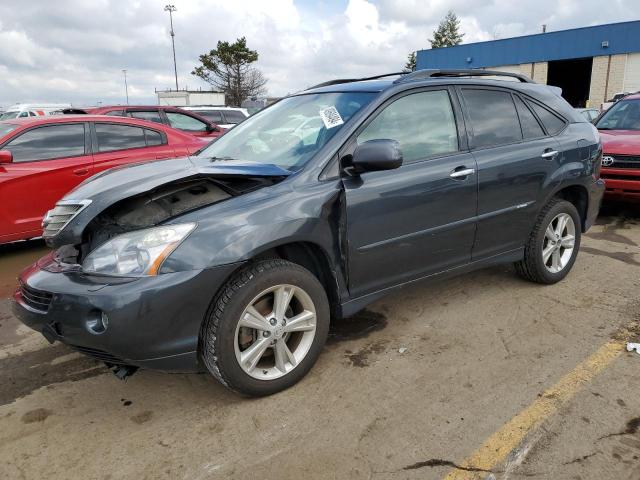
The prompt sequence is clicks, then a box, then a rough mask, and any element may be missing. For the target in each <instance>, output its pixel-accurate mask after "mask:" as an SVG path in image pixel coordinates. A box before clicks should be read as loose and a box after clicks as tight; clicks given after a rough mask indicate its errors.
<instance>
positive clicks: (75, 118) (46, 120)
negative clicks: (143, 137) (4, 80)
mask: <svg viewBox="0 0 640 480" xmlns="http://www.w3.org/2000/svg"><path fill="white" fill-rule="evenodd" d="M99 121H103V122H109V123H126V124H130V125H138V126H140V127H146V128H155V129H157V130H167V129H169V130H173V131H178V132H179V130H175V129H173V128H171V127H169V126H167V125H164V124H161V123H157V122H149V121H147V120H141V119H138V118H131V117H114V116H111V115H86V114H85V115H82V114H80V115H41V116H37V117H24V118H12V119H10V120H5V121H2V122H0V123H8V124H12V125H18V126H33V125H45V124H53V123H74V122H99Z"/></svg>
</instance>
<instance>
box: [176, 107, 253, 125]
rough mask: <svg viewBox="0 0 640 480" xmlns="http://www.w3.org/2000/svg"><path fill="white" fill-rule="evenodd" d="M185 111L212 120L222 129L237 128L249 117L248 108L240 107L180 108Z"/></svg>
mask: <svg viewBox="0 0 640 480" xmlns="http://www.w3.org/2000/svg"><path fill="white" fill-rule="evenodd" d="M180 108H182V109H184V110H190V111H192V112H195V113H197V114H198V115H200V116H202V117H204V118H206V119H208V120H211V121H212V122H213V123H215V124H217V125H218V126H219V127H222V128H231V127H235V126H236V125H237V124H238V123H240V122H242V121H243V120H244V119H245V118H247V117H249V112H248V111H247V109H246V108H238V107H214V106H206V105H205V106H200V107H180Z"/></svg>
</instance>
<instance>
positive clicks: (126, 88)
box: [122, 70, 129, 105]
mask: <svg viewBox="0 0 640 480" xmlns="http://www.w3.org/2000/svg"><path fill="white" fill-rule="evenodd" d="M122 73H124V93H125V95H126V96H127V105H129V86H128V85H127V71H126V70H122Z"/></svg>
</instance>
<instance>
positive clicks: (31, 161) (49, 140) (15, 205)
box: [0, 123, 93, 241]
mask: <svg viewBox="0 0 640 480" xmlns="http://www.w3.org/2000/svg"><path fill="white" fill-rule="evenodd" d="M84 132H85V131H84V125H83V124H82V123H76V124H63V125H49V126H43V127H38V128H33V129H31V130H27V131H26V132H21V133H20V134H18V135H16V137H14V138H13V139H11V140H10V141H9V142H7V143H6V144H5V145H4V146H3V147H2V149H6V150H9V151H11V152H12V153H13V154H14V161H13V162H12V163H8V164H3V165H2V170H0V175H1V176H2V184H1V188H0V192H1V193H0V202H1V204H2V206H3V207H2V209H1V211H2V214H1V215H0V238H2V237H4V238H2V239H3V241H8V240H9V238H8V237H6V236H8V235H13V236H14V237H13V239H18V238H24V237H26V236H37V235H40V233H41V231H42V229H41V222H42V217H43V216H44V214H45V213H46V212H47V211H48V210H50V209H51V208H53V207H54V206H55V204H56V202H57V201H58V200H60V199H61V198H62V197H63V196H64V195H65V194H66V193H67V192H69V191H70V190H72V189H73V188H74V187H75V186H76V185H78V184H79V183H80V182H82V181H83V180H84V179H85V178H88V177H89V176H90V175H91V174H92V173H93V164H92V157H91V155H83V154H82V152H83V151H84V150H85V139H84V137H85V133H84ZM64 152H69V153H75V154H76V155H75V156H71V157H66V158H65V157H61V155H64ZM47 157H58V158H47ZM19 234H25V235H24V237H21V236H20V235H19ZM27 234H29V235H27ZM15 235H18V236H15Z"/></svg>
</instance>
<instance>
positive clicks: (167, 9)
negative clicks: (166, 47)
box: [164, 5, 178, 90]
mask: <svg viewBox="0 0 640 480" xmlns="http://www.w3.org/2000/svg"><path fill="white" fill-rule="evenodd" d="M176 10H177V8H176V7H175V6H174V5H165V7H164V11H165V12H169V23H170V24H171V47H172V48H173V73H174V74H175V76H176V90H178V67H177V65H176V39H175V37H176V34H175V33H174V32H173V12H175V11H176Z"/></svg>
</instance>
